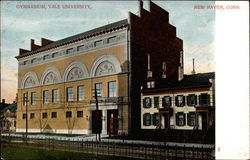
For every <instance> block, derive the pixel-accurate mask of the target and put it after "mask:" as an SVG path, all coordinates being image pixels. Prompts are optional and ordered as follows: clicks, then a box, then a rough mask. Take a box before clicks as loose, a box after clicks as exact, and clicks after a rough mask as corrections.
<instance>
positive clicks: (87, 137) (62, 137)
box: [2, 133, 215, 148]
mask: <svg viewBox="0 0 250 160" xmlns="http://www.w3.org/2000/svg"><path fill="white" fill-rule="evenodd" d="M8 136H11V137H25V134H18V133H11V134H9V133H2V137H8ZM108 137H109V136H108V135H107V134H101V141H102V142H111V143H122V142H124V143H128V144H144V145H145V144H146V145H168V146H176V147H184V146H185V147H194V148H202V147H203V148H214V147H215V145H214V144H199V143H179V142H156V141H145V140H127V139H125V140H123V139H110V138H108ZM28 138H36V139H54V140H59V141H60V140H61V141H81V142H86V141H96V135H95V134H86V135H76V136H73V137H68V136H65V135H47V134H29V135H28Z"/></svg>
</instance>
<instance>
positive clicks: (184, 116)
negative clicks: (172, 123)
mask: <svg viewBox="0 0 250 160" xmlns="http://www.w3.org/2000/svg"><path fill="white" fill-rule="evenodd" d="M183 118H184V126H185V125H186V114H185V113H183Z"/></svg>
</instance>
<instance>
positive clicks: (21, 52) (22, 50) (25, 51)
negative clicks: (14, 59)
mask: <svg viewBox="0 0 250 160" xmlns="http://www.w3.org/2000/svg"><path fill="white" fill-rule="evenodd" d="M27 52H29V50H26V49H21V48H19V55H22V54H24V53H27Z"/></svg>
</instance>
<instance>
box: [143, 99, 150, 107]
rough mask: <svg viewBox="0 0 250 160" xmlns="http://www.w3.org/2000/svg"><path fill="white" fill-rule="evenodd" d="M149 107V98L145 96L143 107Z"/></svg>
mask: <svg viewBox="0 0 250 160" xmlns="http://www.w3.org/2000/svg"><path fill="white" fill-rule="evenodd" d="M150 107H151V98H149V97H146V98H144V99H143V108H150Z"/></svg>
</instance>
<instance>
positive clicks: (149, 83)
mask: <svg viewBox="0 0 250 160" xmlns="http://www.w3.org/2000/svg"><path fill="white" fill-rule="evenodd" d="M147 87H148V88H155V81H149V82H147Z"/></svg>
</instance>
